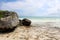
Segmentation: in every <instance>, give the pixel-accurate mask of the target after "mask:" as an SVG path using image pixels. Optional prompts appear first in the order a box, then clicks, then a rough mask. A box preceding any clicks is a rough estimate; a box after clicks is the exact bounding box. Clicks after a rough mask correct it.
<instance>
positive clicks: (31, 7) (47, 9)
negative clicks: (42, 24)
mask: <svg viewBox="0 0 60 40" xmlns="http://www.w3.org/2000/svg"><path fill="white" fill-rule="evenodd" d="M0 10H9V11H15V12H17V14H18V15H19V16H38V17H60V0H0Z"/></svg>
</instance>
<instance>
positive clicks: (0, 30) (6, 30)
mask: <svg viewBox="0 0 60 40" xmlns="http://www.w3.org/2000/svg"><path fill="white" fill-rule="evenodd" d="M15 29H16V27H14V28H12V29H10V28H9V29H4V30H3V29H1V28H0V34H6V33H10V32H13V31H14V30H15Z"/></svg>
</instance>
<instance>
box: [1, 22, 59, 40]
mask: <svg viewBox="0 0 60 40" xmlns="http://www.w3.org/2000/svg"><path fill="white" fill-rule="evenodd" d="M59 24H60V23H59V22H57V23H56V22H54V23H51V22H39V23H38V22H36V23H32V24H31V26H30V27H26V26H19V27H17V28H16V30H15V31H14V32H12V33H7V34H0V40H60V28H58V27H60V25H59Z"/></svg>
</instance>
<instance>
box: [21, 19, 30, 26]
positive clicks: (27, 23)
mask: <svg viewBox="0 0 60 40" xmlns="http://www.w3.org/2000/svg"><path fill="white" fill-rule="evenodd" d="M22 24H23V25H24V26H30V24H31V21H30V20H29V19H26V18H24V19H23V20H22Z"/></svg>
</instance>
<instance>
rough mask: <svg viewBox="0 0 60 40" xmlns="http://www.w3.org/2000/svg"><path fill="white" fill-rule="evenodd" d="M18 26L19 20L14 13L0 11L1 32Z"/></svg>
mask: <svg viewBox="0 0 60 40" xmlns="http://www.w3.org/2000/svg"><path fill="white" fill-rule="evenodd" d="M18 24H19V18H18V15H17V13H16V12H12V11H0V29H1V30H2V29H3V30H5V29H13V28H14V27H16V26H17V25H18ZM7 31H8V30H7Z"/></svg>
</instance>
